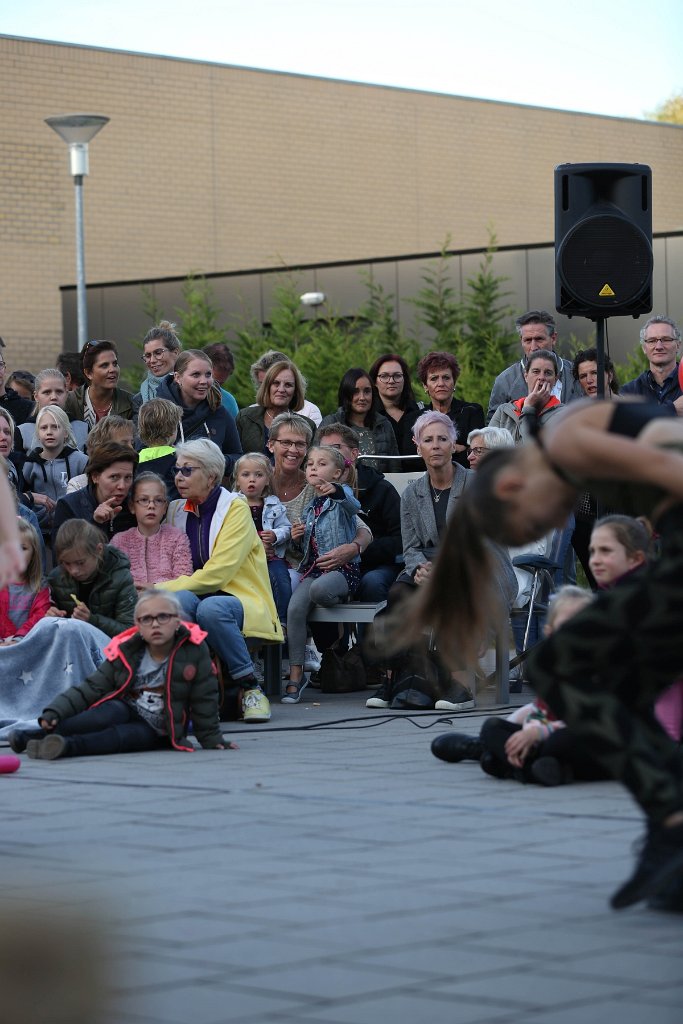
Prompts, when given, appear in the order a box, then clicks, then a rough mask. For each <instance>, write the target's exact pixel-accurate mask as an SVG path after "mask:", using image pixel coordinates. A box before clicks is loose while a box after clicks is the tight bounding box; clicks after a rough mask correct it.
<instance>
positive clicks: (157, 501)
mask: <svg viewBox="0 0 683 1024" xmlns="http://www.w3.org/2000/svg"><path fill="white" fill-rule="evenodd" d="M135 504H136V505H155V506H156V507H157V508H159V507H160V506H161V505H166V504H168V503H167V501H166V498H136V499H135Z"/></svg>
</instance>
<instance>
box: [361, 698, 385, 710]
mask: <svg viewBox="0 0 683 1024" xmlns="http://www.w3.org/2000/svg"><path fill="white" fill-rule="evenodd" d="M365 706H366V708H388V707H389V701H388V700H384V698H383V697H368V699H367V700H366V702H365Z"/></svg>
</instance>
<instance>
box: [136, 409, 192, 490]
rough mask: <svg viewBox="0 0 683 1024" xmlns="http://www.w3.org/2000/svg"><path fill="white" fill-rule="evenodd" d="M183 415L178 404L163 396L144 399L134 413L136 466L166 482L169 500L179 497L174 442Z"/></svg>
mask: <svg viewBox="0 0 683 1024" xmlns="http://www.w3.org/2000/svg"><path fill="white" fill-rule="evenodd" d="M182 418H183V410H182V407H181V406H179V405H176V404H175V402H169V401H167V399H165V398H152V399H150V401H149V402H145V404H144V405H143V406H141V408H140V412H139V414H138V434H139V435H140V440H141V441H142V444H143V447H142V448H141V450H140V452H139V453H138V454H139V456H140V461H139V462H138V466H139V467H141V471H142V468H144V470H146V471H147V470H148V471H150V472H152V473H158V474H159V476H160V477H161V478H162V480H163V481H164V483H165V484H166V490H167V491H168V496H169V500H170V501H175V500H176V499H177V498H179V497H180V495H179V494H178V491H177V490H176V485H175V448H174V447H173V445H174V444H175V441H176V438H177V436H178V427H179V426H180V422H181V420H182Z"/></svg>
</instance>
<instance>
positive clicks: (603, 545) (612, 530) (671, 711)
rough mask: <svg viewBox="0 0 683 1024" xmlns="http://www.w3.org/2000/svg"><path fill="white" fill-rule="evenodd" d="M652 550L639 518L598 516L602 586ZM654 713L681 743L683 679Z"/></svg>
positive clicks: (593, 558)
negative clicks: (600, 517) (599, 517)
mask: <svg viewBox="0 0 683 1024" xmlns="http://www.w3.org/2000/svg"><path fill="white" fill-rule="evenodd" d="M650 551H651V536H650V532H649V529H648V527H647V526H645V525H644V523H643V522H641V521H640V520H639V519H632V518H631V516H620V515H611V516H603V517H602V519H598V521H597V522H596V524H595V526H594V527H593V532H592V533H591V539H590V559H589V565H590V569H591V572H592V573H593V575H594V576H595V580H596V582H597V584H598V587H599V589H600V590H610V589H611V588H612V587H618V586H619V584H620V583H621V582H622V580H625V579H627V578H628V577H629V576H631V574H632V573H634V572H636V571H637V570H638V569H641V568H643V567H644V566H645V565H646V563H647V562H648V561H649V559H650ZM654 712H655V716H656V718H657V720H658V721H659V724H660V725H661V726H662V728H663V729H664V730H665V732H667V733H668V734H669V736H671V738H672V739H674V740H676V741H677V742H680V740H681V734H682V733H683V680H682V679H678V680H677V681H676V682H675V683H674V684H673V685H672V686H670V687H669V689H668V690H665V691H664V693H662V694H661V695H660V696H659V697H658V698H657V701H656V702H655V707H654Z"/></svg>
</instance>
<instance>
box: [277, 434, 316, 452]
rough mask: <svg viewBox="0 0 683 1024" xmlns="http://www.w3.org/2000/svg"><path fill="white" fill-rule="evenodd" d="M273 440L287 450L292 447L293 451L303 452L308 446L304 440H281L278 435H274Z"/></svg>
mask: <svg viewBox="0 0 683 1024" xmlns="http://www.w3.org/2000/svg"><path fill="white" fill-rule="evenodd" d="M273 440H274V441H277V443H278V444H281V445H282V447H283V448H285V449H286V450H287V451H289V450H290V449H294V451H295V452H305V451H306V449H307V448H308V445H307V444H306V442H305V441H281V440H280V438H279V437H274V438H273Z"/></svg>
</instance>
